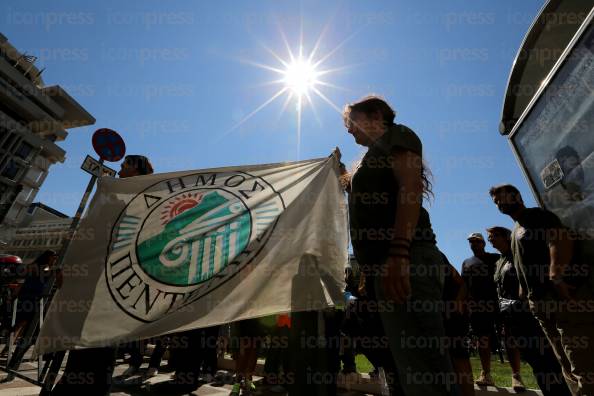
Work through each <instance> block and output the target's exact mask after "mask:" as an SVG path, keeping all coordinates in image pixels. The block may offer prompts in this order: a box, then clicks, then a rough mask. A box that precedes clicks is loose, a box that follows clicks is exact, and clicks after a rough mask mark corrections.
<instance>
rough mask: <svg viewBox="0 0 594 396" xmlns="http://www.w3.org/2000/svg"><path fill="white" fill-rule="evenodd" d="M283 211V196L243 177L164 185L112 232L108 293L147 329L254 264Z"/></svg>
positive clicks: (135, 203) (138, 199)
mask: <svg viewBox="0 0 594 396" xmlns="http://www.w3.org/2000/svg"><path fill="white" fill-rule="evenodd" d="M283 209H284V204H283V201H282V198H281V196H280V194H279V193H277V192H276V191H275V190H274V189H273V188H272V186H271V185H270V184H269V183H268V182H266V181H265V180H264V179H262V178H260V177H255V176H252V175H249V174H247V173H243V172H231V173H197V174H191V175H185V176H183V177H178V178H172V179H166V180H162V181H160V182H157V183H156V184H154V185H152V186H150V187H149V188H147V189H145V190H144V191H143V192H141V193H140V194H138V195H136V196H135V197H134V198H133V199H132V200H131V201H130V202H128V204H127V205H126V207H125V209H124V210H123V211H122V213H121V214H120V216H119V218H118V220H117V222H116V224H115V225H114V226H113V228H112V234H111V242H110V246H109V252H108V257H107V260H106V269H107V270H106V278H107V283H108V286H109V290H110V293H111V295H112V297H113V299H114V300H115V302H116V303H117V304H118V306H119V307H120V308H122V309H123V310H124V311H125V312H126V313H128V314H129V315H130V316H132V317H134V318H136V319H138V320H141V321H145V322H150V321H154V320H157V319H158V318H160V317H162V316H163V315H164V314H167V313H169V312H172V311H175V310H177V309H179V308H180V307H183V306H185V305H188V304H191V303H193V302H195V301H198V300H199V299H200V297H201V296H203V295H204V294H206V293H208V292H210V291H212V290H214V289H216V288H217V287H219V286H221V285H222V284H223V283H225V282H226V281H227V280H228V279H230V277H232V276H233V275H235V274H236V273H237V272H239V271H241V269H242V268H243V267H244V266H245V264H246V263H247V262H250V261H251V260H252V259H253V258H254V257H255V256H256V255H257V253H258V252H259V251H260V250H261V248H262V247H263V246H264V245H265V243H266V241H267V240H268V237H269V236H270V234H271V233H272V230H273V229H274V226H275V224H276V222H277V220H278V217H279V216H280V214H281V213H282V211H283Z"/></svg>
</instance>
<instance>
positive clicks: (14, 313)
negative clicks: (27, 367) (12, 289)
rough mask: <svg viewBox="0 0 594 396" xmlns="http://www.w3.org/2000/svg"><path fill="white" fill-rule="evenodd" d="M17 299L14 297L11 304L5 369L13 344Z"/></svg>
mask: <svg viewBox="0 0 594 396" xmlns="http://www.w3.org/2000/svg"><path fill="white" fill-rule="evenodd" d="M18 301H19V298H18V297H16V298H15V299H14V301H13V302H12V318H11V320H10V335H9V337H8V353H7V355H6V368H8V362H10V358H11V357H12V345H13V344H14V326H15V324H16V311H17V304H18Z"/></svg>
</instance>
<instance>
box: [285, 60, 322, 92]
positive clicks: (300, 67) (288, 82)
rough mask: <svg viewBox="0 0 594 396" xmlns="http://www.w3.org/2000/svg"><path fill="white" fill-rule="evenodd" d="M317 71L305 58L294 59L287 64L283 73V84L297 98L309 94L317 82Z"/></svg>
mask: <svg viewBox="0 0 594 396" xmlns="http://www.w3.org/2000/svg"><path fill="white" fill-rule="evenodd" d="M318 74H319V73H318V72H317V71H316V68H315V66H314V65H313V64H312V63H311V62H310V61H309V60H307V59H303V58H299V59H295V60H294V61H293V62H292V63H290V64H288V65H287V67H286V69H285V73H284V79H283V81H284V84H285V87H287V88H288V89H289V90H291V92H292V93H293V94H294V95H295V96H296V97H298V98H300V97H302V96H303V95H309V94H310V92H311V91H312V90H313V88H315V86H316V84H317V83H318V80H317V77H318Z"/></svg>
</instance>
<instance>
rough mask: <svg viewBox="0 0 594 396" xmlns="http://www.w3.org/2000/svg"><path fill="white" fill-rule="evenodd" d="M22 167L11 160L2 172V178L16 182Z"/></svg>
mask: <svg viewBox="0 0 594 396" xmlns="http://www.w3.org/2000/svg"><path fill="white" fill-rule="evenodd" d="M20 170H21V167H20V166H19V165H18V164H17V163H16V161H14V160H12V159H11V160H9V161H8V162H7V164H6V166H5V167H4V169H3V170H2V176H4V177H6V178H7V179H10V180H14V179H16V176H17V175H18V173H19V171H20Z"/></svg>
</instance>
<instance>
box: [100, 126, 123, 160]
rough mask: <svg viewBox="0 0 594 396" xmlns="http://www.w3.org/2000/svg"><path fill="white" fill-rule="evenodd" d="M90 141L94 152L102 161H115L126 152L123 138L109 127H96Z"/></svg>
mask: <svg viewBox="0 0 594 396" xmlns="http://www.w3.org/2000/svg"><path fill="white" fill-rule="evenodd" d="M92 143H93V148H94V149H95V152H96V153H97V155H98V156H99V158H101V159H102V160H104V161H108V162H117V161H119V160H121V159H122V158H124V155H125V154H126V144H125V143H124V139H122V137H121V136H120V135H119V134H118V133H117V132H116V131H114V130H112V129H109V128H101V129H97V130H96V131H95V133H94V134H93V139H92Z"/></svg>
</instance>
